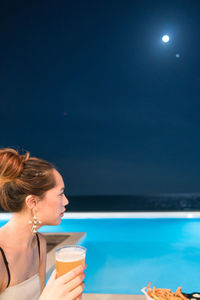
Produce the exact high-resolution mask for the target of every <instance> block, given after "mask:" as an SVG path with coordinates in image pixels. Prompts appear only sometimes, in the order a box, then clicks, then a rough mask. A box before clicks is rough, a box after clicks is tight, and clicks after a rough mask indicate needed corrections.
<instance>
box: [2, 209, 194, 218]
mask: <svg viewBox="0 0 200 300" xmlns="http://www.w3.org/2000/svg"><path fill="white" fill-rule="evenodd" d="M11 215H12V214H11V213H6V212H1V213H0V220H8V219H9V218H10V217H11ZM110 218H111V219H132V218H133V219H142V218H144V219H157V218H158V219H162V218H170V219H171V218H178V219H181V218H184V219H185V218H188V219H193V218H200V212H199V211H166V212H163V211H158V212H95V211H94V212H85V213H75V212H66V213H65V214H64V216H63V219H110Z"/></svg>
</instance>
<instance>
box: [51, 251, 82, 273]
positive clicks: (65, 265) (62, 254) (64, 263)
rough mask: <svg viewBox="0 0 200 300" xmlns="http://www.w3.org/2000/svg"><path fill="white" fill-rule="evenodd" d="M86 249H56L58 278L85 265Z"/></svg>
mask: <svg viewBox="0 0 200 300" xmlns="http://www.w3.org/2000/svg"><path fill="white" fill-rule="evenodd" d="M85 254H86V248H84V247H81V246H76V245H74V246H63V247H61V248H58V249H56V273H57V277H60V276H61V275H63V274H65V273H67V272H69V271H71V270H72V269H74V268H76V267H78V266H79V265H85Z"/></svg>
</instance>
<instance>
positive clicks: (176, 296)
mask: <svg viewBox="0 0 200 300" xmlns="http://www.w3.org/2000/svg"><path fill="white" fill-rule="evenodd" d="M150 285H151V282H149V284H148V286H147V288H146V289H147V295H148V296H149V297H151V298H153V299H154V300H188V298H187V297H185V296H184V295H183V294H182V293H181V290H182V288H181V287H178V288H177V290H176V292H175V293H173V292H172V291H171V290H170V289H158V288H156V287H155V286H154V287H153V289H151V288H150Z"/></svg>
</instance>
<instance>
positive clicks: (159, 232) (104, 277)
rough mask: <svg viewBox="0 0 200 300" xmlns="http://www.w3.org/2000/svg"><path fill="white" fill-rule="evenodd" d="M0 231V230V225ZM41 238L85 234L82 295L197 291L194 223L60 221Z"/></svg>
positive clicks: (198, 234)
mask: <svg viewBox="0 0 200 300" xmlns="http://www.w3.org/2000/svg"><path fill="white" fill-rule="evenodd" d="M0 225H2V224H1V223H0ZM40 231H41V232H64V231H69V232H77V231H78V232H86V233H87V235H86V237H85V239H84V240H82V241H81V245H83V246H85V247H86V248H87V259H86V263H87V265H88V268H87V271H86V279H85V283H86V289H85V292H88V293H113V294H115V293H116V294H140V293H141V291H140V290H141V288H143V287H144V286H146V285H147V284H148V282H149V281H151V282H152V284H153V285H156V286H158V287H168V288H171V289H172V290H176V288H177V287H178V286H182V287H183V291H184V292H193V291H199V290H200V284H199V278H200V219H199V218H191V219H188V218H181V219H180V218H112V219H111V218H107V219H101V218H100V219H84V218H83V219H67V214H66V219H63V220H62V223H61V224H60V225H58V226H44V227H43V228H41V230H40Z"/></svg>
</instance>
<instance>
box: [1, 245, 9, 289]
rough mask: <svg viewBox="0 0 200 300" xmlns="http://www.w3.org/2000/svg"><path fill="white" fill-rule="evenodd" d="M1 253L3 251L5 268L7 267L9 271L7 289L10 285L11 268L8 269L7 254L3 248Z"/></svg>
mask: <svg viewBox="0 0 200 300" xmlns="http://www.w3.org/2000/svg"><path fill="white" fill-rule="evenodd" d="M0 251H1V254H2V256H3V260H4V263H5V266H6V270H7V273H8V284H7V287H8V286H9V284H10V270H9V267H8V261H7V259H6V255H5V253H4V251H3V249H2V248H1V247H0ZM7 287H6V288H7Z"/></svg>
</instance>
